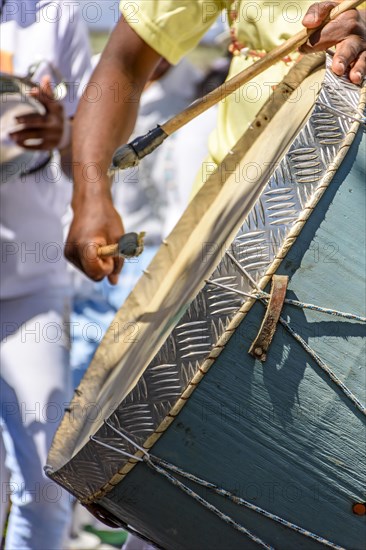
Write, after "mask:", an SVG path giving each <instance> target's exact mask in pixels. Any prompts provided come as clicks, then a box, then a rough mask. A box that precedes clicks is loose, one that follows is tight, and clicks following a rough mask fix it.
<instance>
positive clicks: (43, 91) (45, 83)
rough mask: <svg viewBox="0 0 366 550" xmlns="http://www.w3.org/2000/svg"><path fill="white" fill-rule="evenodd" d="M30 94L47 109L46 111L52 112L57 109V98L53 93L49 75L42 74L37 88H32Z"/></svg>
mask: <svg viewBox="0 0 366 550" xmlns="http://www.w3.org/2000/svg"><path fill="white" fill-rule="evenodd" d="M31 95H32V96H33V97H35V98H37V99H38V100H39V101H40V102H41V103H42V104H43V105H44V106H45V107H46V109H47V112H49V113H50V112H52V111H54V110H55V109H58V106H57V100H56V99H55V96H54V94H53V90H52V84H51V77H50V76H49V75H47V76H43V77H42V80H41V83H40V85H39V88H34V89H33V90H32V91H31Z"/></svg>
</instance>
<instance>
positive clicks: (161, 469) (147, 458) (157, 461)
mask: <svg viewBox="0 0 366 550" xmlns="http://www.w3.org/2000/svg"><path fill="white" fill-rule="evenodd" d="M104 423H105V424H106V425H107V426H108V427H109V428H111V429H112V430H113V431H114V432H115V433H117V434H118V435H119V436H120V437H121V438H122V439H125V440H126V441H127V442H128V443H130V444H131V445H133V446H134V447H135V449H136V450H137V451H140V452H141V453H142V454H143V456H142V457H139V456H137V455H131V454H129V453H127V452H125V451H122V450H121V449H118V448H116V447H113V446H112V445H108V444H107V443H104V442H103V441H100V440H99V439H97V438H96V437H95V436H90V439H91V441H94V442H95V443H97V444H99V445H101V446H102V447H106V448H107V449H111V450H113V451H115V452H117V453H120V454H123V455H127V456H129V457H130V458H132V459H134V460H136V461H138V462H145V463H146V464H147V465H148V466H149V467H150V468H152V469H153V470H154V471H155V472H157V473H158V474H160V475H162V476H164V477H165V478H166V479H168V480H169V481H170V482H171V483H172V484H173V485H175V486H176V487H178V488H179V489H180V490H181V491H183V492H184V493H186V494H187V495H189V496H190V497H192V498H193V499H194V500H196V501H197V502H198V503H200V504H201V505H202V506H204V507H205V508H207V509H208V510H210V511H211V512H213V513H214V514H216V515H217V516H218V517H219V518H220V519H222V520H223V521H224V522H225V523H227V524H228V525H231V526H232V527H233V528H234V529H236V530H237V531H239V532H241V533H243V534H245V535H246V536H247V537H248V538H250V539H251V540H252V541H253V542H255V543H257V544H258V545H259V546H261V547H262V548H266V549H267V550H274V548H273V547H272V546H270V545H268V544H267V543H265V542H264V541H263V540H262V539H260V538H259V537H258V536H257V535H255V534H254V533H252V532H251V531H249V530H248V529H247V528H246V527H244V526H243V525H241V524H240V523H238V522H237V521H235V520H234V519H232V518H231V517H230V516H228V515H227V514H225V513H223V512H221V510H219V509H218V508H217V507H216V506H214V505H213V504H211V503H210V502H208V501H207V500H205V499H204V498H203V497H201V496H200V495H199V494H197V493H196V492H195V491H193V490H192V489H191V488H190V487H187V485H185V484H184V483H182V482H181V481H179V480H178V479H177V478H176V477H174V476H173V475H172V474H171V473H169V472H173V473H175V474H178V475H179V476H181V477H184V478H186V479H188V480H190V481H192V482H194V483H196V484H197V485H200V486H201V487H206V488H208V489H211V490H212V491H213V492H214V493H216V494H218V495H220V496H223V497H226V498H228V499H229V500H230V501H231V502H233V503H234V504H237V505H239V506H243V507H245V508H247V509H249V510H252V511H253V512H256V513H258V514H260V515H262V516H264V517H266V518H268V519H270V520H272V521H275V522H277V523H279V524H281V525H282V526H283V527H286V528H288V529H291V530H292V531H295V532H296V533H298V534H300V535H303V536H304V537H307V538H310V539H313V540H314V541H316V542H318V543H320V544H323V546H327V547H329V548H333V549H336V550H345V549H344V548H343V547H342V546H339V545H337V544H334V543H333V542H331V541H329V540H327V539H325V538H324V537H321V536H320V535H317V534H315V533H312V532H311V531H309V530H308V529H304V528H303V527H300V526H298V525H296V524H295V523H292V522H290V521H287V520H286V519H284V518H281V517H280V516H278V515H276V514H272V513H271V512H268V510H265V509H264V508H261V507H260V506H257V505H255V504H252V503H251V502H249V501H247V500H245V499H243V498H241V497H238V496H237V495H235V494H233V493H231V492H230V491H228V490H226V489H222V488H220V487H219V486H218V485H216V484H214V483H211V482H209V481H206V480H205V479H202V478H200V477H197V476H195V475H194V474H190V473H188V472H186V471H185V470H182V469H181V468H179V467H178V466H175V465H174V464H171V463H169V462H167V461H165V460H163V459H161V458H159V457H157V456H155V455H152V454H150V453H149V452H148V451H147V450H146V449H145V448H144V447H141V445H138V444H137V443H136V442H134V441H133V440H132V439H131V438H130V437H128V436H127V435H126V434H125V433H123V432H122V431H121V430H119V429H117V428H116V427H115V426H113V424H112V423H111V422H109V421H108V420H105V421H104Z"/></svg>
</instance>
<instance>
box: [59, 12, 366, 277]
mask: <svg viewBox="0 0 366 550" xmlns="http://www.w3.org/2000/svg"><path fill="white" fill-rule="evenodd" d="M336 5H337V3H336V2H323V3H320V4H315V5H313V6H312V7H311V8H310V9H309V11H308V12H307V14H306V16H305V18H304V20H303V24H304V26H305V27H307V28H309V29H313V28H316V27H319V26H320V25H321V24H322V23H323V22H324V20H325V19H326V18H327V16H328V15H329V13H330V11H331V10H332V9H333V8H334V7H335V6H336ZM365 28H366V25H365V19H364V14H362V13H361V12H358V11H356V10H350V11H349V12H346V13H345V14H342V15H340V16H339V17H338V18H337V20H336V21H334V22H330V23H328V24H327V25H326V26H325V27H324V28H323V29H322V30H321V31H319V32H318V33H316V34H315V35H314V37H311V39H310V41H309V43H308V44H306V45H305V46H304V47H303V48H302V51H304V52H314V51H322V50H325V49H327V48H329V47H330V46H333V45H335V44H337V49H336V54H335V55H334V58H333V71H334V72H335V74H337V75H338V76H342V75H343V74H344V73H345V72H346V71H347V70H349V69H351V71H350V78H351V81H352V82H354V83H355V84H360V83H361V82H362V79H363V77H364V75H365V74H366V55H365V50H366V37H365ZM159 59H160V56H159V54H158V53H157V52H155V51H154V50H153V49H152V48H150V46H148V45H147V44H146V43H145V42H143V40H142V39H141V38H140V37H139V36H138V35H137V34H136V33H135V32H134V31H133V30H132V29H131V27H129V25H128V24H127V23H126V22H125V21H124V20H123V19H121V20H120V21H119V23H118V24H117V26H116V28H115V30H114V31H113V33H112V35H111V38H110V40H109V42H108V44H107V46H106V49H105V51H104V52H103V55H102V57H101V60H100V62H99V65H98V66H97V68H96V70H95V72H94V74H93V76H92V78H91V83H98V86H99V87H100V88H99V89H100V90H101V96H100V97H101V99H100V101H98V102H90V101H87V99H85V95H84V98H83V99H82V100H81V102H80V104H79V109H78V112H77V115H76V120H75V133H74V138H73V154H74V159H77V161H78V162H77V163H76V165H75V170H74V182H75V185H74V196H73V201H72V206H73V209H74V220H73V223H72V225H71V228H70V233H69V236H68V243H67V245H66V248H65V255H66V257H67V258H68V259H69V260H70V261H71V262H72V263H74V264H75V265H76V266H77V267H79V268H80V269H81V270H82V271H84V272H85V273H86V274H87V275H88V276H89V277H90V278H92V279H94V280H96V281H99V280H101V279H103V278H104V277H105V276H107V277H108V279H109V281H110V282H111V283H112V284H116V283H117V281H118V274H119V272H120V270H121V268H122V261H121V260H118V259H114V258H105V259H100V258H98V257H97V255H96V248H97V247H98V246H101V245H105V244H109V243H115V242H117V241H118V239H119V238H120V237H121V235H122V234H123V225H122V221H121V219H120V216H119V215H118V213H117V211H116V210H115V208H114V206H113V201H112V196H111V191H110V180H109V178H108V177H107V175H106V173H107V169H108V166H109V164H110V161H111V158H112V156H113V153H114V151H115V149H116V148H117V147H118V146H119V145H120V144H121V143H126V142H127V141H128V138H129V136H130V134H131V132H132V129H133V127H134V125H135V121H136V116H137V109H138V102H139V99H140V96H141V93H142V91H143V89H144V86H145V84H146V82H147V80H148V79H149V76H150V74H151V73H152V71H153V69H154V68H155V66H156V65H157V63H158V61H159ZM93 86H94V85H93V84H91V87H92V88H93ZM111 87H112V89H111ZM92 88H91V90H92ZM117 88H118V93H117V96H118V97H117V96H116V89H117ZM87 95H88V93H87V94H86V97H87ZM90 95H91V96H93V95H95V93H92V91H91V93H90ZM90 121H93V122H92V123H91V122H90ZM92 165H94V166H97V170H96V171H95V172H94V175H93V176H91V175H90V174H88V173H87V172H86V170H85V167H86V166H92Z"/></svg>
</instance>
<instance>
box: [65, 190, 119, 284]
mask: <svg viewBox="0 0 366 550" xmlns="http://www.w3.org/2000/svg"><path fill="white" fill-rule="evenodd" d="M123 234H124V229H123V225H122V220H121V218H120V216H119V214H118V213H117V211H116V210H115V208H114V206H113V202H112V198H111V197H108V196H106V194H104V195H102V196H94V197H89V199H85V200H79V201H77V207H75V206H74V219H73V222H72V224H71V227H70V231H69V236H68V238H67V243H66V245H65V256H66V258H67V259H68V260H69V261H70V262H71V263H73V264H74V265H75V266H76V267H78V268H79V269H81V271H84V272H85V273H87V274H88V276H89V277H91V278H92V279H94V280H95V281H101V280H102V279H103V278H104V277H108V279H109V282H110V283H112V284H117V282H118V275H119V272H120V271H121V269H122V265H123V259H122V258H110V257H109V258H103V259H101V258H99V257H98V255H97V251H98V248H99V247H100V246H104V245H106V244H113V243H116V242H117V241H118V239H119V238H120V237H121V236H122V235H123Z"/></svg>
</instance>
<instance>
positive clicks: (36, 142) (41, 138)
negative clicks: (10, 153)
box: [9, 127, 62, 151]
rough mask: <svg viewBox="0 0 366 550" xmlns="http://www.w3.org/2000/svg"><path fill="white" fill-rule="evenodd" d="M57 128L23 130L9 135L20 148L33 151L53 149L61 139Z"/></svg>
mask: <svg viewBox="0 0 366 550" xmlns="http://www.w3.org/2000/svg"><path fill="white" fill-rule="evenodd" d="M61 133H62V132H61V131H60V129H59V128H48V127H46V128H37V129H28V128H26V129H24V130H20V131H17V132H13V133H9V136H10V137H11V139H12V140H13V141H14V142H15V143H16V144H17V145H19V146H20V147H24V149H30V150H33V151H38V150H44V151H49V150H51V149H55V148H56V147H57V145H58V143H59V141H60V138H61Z"/></svg>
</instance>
